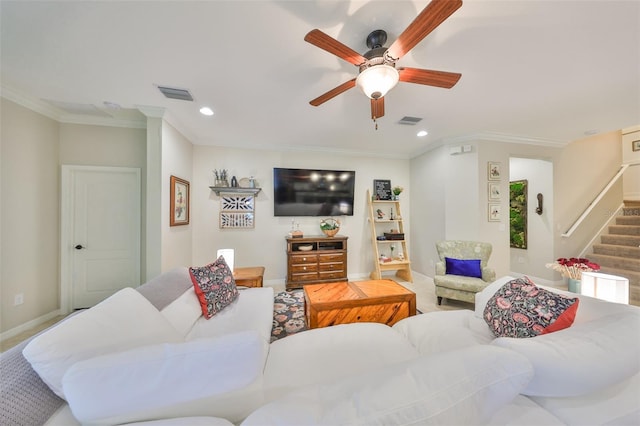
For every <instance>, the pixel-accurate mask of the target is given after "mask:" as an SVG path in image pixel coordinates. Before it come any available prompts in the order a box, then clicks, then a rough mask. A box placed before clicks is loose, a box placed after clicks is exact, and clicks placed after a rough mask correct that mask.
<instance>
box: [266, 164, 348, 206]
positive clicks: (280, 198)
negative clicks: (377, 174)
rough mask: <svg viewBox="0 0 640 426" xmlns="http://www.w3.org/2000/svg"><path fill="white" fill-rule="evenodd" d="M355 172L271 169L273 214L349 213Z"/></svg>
mask: <svg viewBox="0 0 640 426" xmlns="http://www.w3.org/2000/svg"><path fill="white" fill-rule="evenodd" d="M355 183H356V172H355V171H348V170H310V169H282V168H274V169H273V214H274V216H353V194H354V190H355Z"/></svg>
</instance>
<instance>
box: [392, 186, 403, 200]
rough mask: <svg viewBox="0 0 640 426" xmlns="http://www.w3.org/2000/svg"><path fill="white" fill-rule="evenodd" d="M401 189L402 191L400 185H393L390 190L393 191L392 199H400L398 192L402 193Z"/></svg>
mask: <svg viewBox="0 0 640 426" xmlns="http://www.w3.org/2000/svg"><path fill="white" fill-rule="evenodd" d="M402 191H404V188H403V187H401V186H394V187H393V189H392V190H391V192H393V199H394V200H396V201H397V200H399V199H400V194H402Z"/></svg>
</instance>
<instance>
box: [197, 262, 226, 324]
mask: <svg viewBox="0 0 640 426" xmlns="http://www.w3.org/2000/svg"><path fill="white" fill-rule="evenodd" d="M189 274H190V275H191V281H192V282H193V288H194V290H195V292H196V295H197V296H198V300H199V301H200V306H201V307H202V315H204V317H205V318H206V319H209V318H211V317H212V316H214V315H215V314H217V313H218V312H220V311H221V310H223V309H224V308H225V307H227V306H228V305H229V304H231V302H233V301H234V300H236V298H237V297H238V288H237V287H236V280H235V279H234V278H233V272H231V269H229V266H227V263H226V262H225V261H224V257H222V256H220V257H219V258H218V260H216V261H215V262H213V263H211V264H209V265H207V266H201V267H199V268H194V267H191V268H189Z"/></svg>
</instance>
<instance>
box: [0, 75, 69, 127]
mask: <svg viewBox="0 0 640 426" xmlns="http://www.w3.org/2000/svg"><path fill="white" fill-rule="evenodd" d="M0 96H2V97H3V98H5V99H8V100H10V101H11V102H14V103H16V104H18V105H20V106H23V107H25V108H27V109H30V110H31V111H34V112H37V113H38V114H42V115H44V116H45V117H48V118H51V119H52V120H56V121H60V116H61V114H60V110H58V109H57V108H55V107H53V106H52V105H50V104H48V103H47V102H44V101H42V100H40V99H35V98H33V97H31V96H28V95H26V94H24V93H22V92H20V91H19V90H17V89H15V88H13V87H9V86H7V85H5V84H3V85H1V86H0Z"/></svg>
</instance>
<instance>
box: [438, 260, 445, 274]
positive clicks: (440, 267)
mask: <svg viewBox="0 0 640 426" xmlns="http://www.w3.org/2000/svg"><path fill="white" fill-rule="evenodd" d="M446 272H447V268H446V267H445V266H444V262H436V275H445V273H446Z"/></svg>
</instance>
